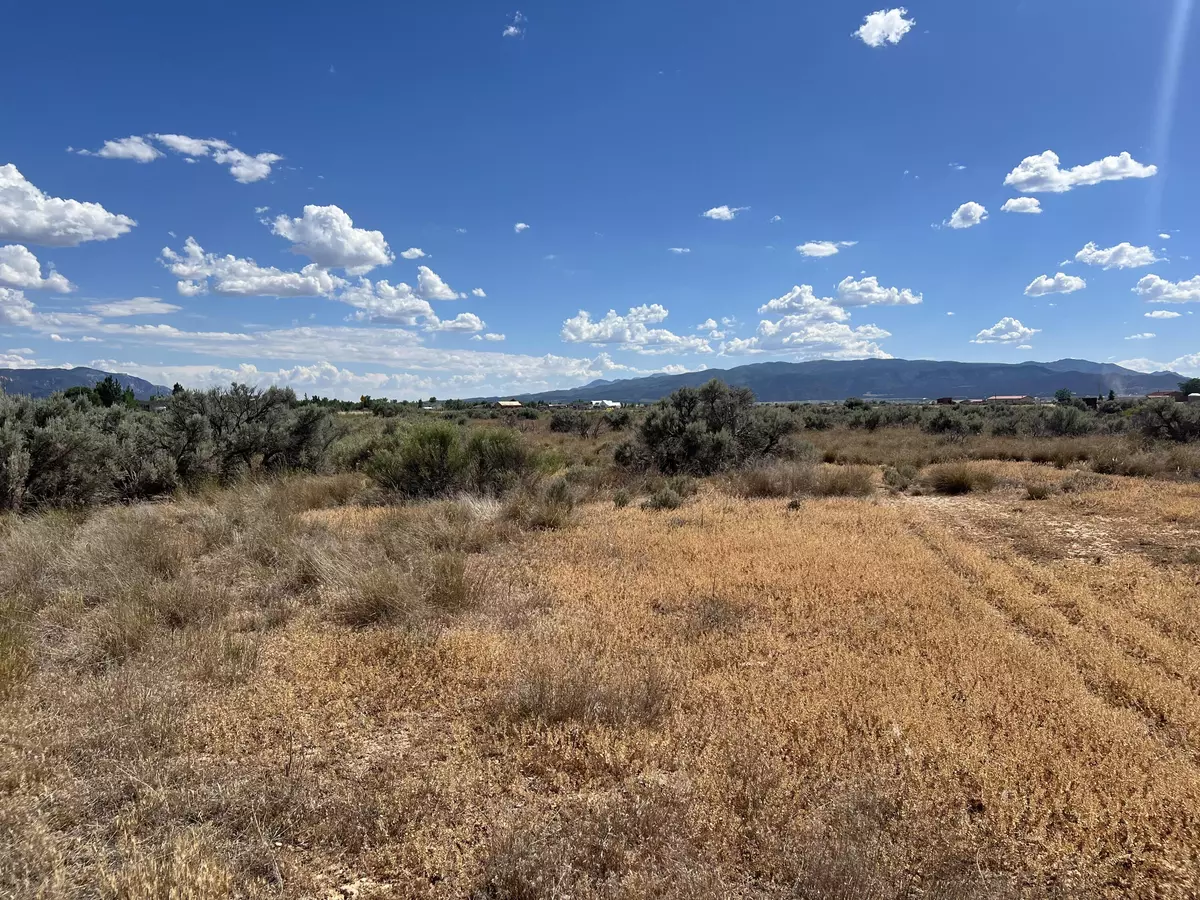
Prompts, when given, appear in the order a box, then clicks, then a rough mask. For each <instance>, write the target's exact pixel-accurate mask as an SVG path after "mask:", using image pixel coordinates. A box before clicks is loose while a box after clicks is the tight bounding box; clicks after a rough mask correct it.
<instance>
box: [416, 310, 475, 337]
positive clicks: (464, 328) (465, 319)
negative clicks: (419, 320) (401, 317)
mask: <svg viewBox="0 0 1200 900" xmlns="http://www.w3.org/2000/svg"><path fill="white" fill-rule="evenodd" d="M485 328H487V323H486V322H484V321H483V319H481V318H479V316H477V315H475V313H470V312H464V313H459V314H458V315H457V316H455V317H454V318H453V319H439V320H437V321H435V322H430V323H429V324H427V325H426V326H425V330H426V331H456V332H464V333H467V334H474V333H475V332H478V331H483V329H485Z"/></svg>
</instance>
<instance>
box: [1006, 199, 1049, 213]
mask: <svg viewBox="0 0 1200 900" xmlns="http://www.w3.org/2000/svg"><path fill="white" fill-rule="evenodd" d="M1000 212H1006V213H1024V214H1026V215H1040V214H1041V212H1042V201H1041V200H1039V199H1038V198H1037V197H1013V198H1012V199H1011V200H1005V201H1004V205H1003V206H1002V207H1000Z"/></svg>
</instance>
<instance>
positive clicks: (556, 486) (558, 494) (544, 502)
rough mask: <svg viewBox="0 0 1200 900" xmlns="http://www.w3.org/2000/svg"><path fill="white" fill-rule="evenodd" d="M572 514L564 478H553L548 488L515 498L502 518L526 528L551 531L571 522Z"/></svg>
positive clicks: (570, 495) (571, 503)
mask: <svg viewBox="0 0 1200 900" xmlns="http://www.w3.org/2000/svg"><path fill="white" fill-rule="evenodd" d="M574 514H575V495H574V494H573V493H572V492H571V485H570V484H569V483H568V482H567V480H566V479H565V478H556V479H555V480H554V481H552V482H550V484H549V485H548V486H545V487H543V488H540V489H536V490H532V491H529V492H525V493H521V494H517V495H514V496H513V498H512V499H511V500H509V503H508V506H507V507H506V509H505V517H506V518H507V519H509V520H510V521H514V522H516V523H518V524H519V525H521V526H523V527H525V528H532V529H535V530H551V529H555V528H563V527H565V526H567V525H569V524H570V523H571V520H572V518H573V517H574Z"/></svg>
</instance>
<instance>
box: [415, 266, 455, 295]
mask: <svg viewBox="0 0 1200 900" xmlns="http://www.w3.org/2000/svg"><path fill="white" fill-rule="evenodd" d="M417 293H419V294H420V295H421V296H422V297H424V298H425V299H426V300H458V299H459V295H458V294H457V293H455V292H454V291H453V290H451V288H450V285H448V284H446V282H444V281H442V279H441V277H440V276H439V275H438V273H437V272H435V271H433V269H431V268H429V266H417ZM464 296H465V295H464Z"/></svg>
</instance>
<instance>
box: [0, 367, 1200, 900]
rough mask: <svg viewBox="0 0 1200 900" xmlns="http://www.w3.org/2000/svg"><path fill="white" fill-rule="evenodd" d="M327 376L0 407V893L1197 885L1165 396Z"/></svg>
mask: <svg viewBox="0 0 1200 900" xmlns="http://www.w3.org/2000/svg"><path fill="white" fill-rule="evenodd" d="M117 396H120V395H117ZM364 401H366V404H365V406H366V408H363V407H364V404H358V405H350V406H355V408H354V409H352V410H351V409H346V410H340V409H339V408H338V406H337V405H336V404H331V403H328V402H322V401H315V402H314V401H308V402H306V401H303V400H300V399H298V398H296V397H295V395H292V394H290V392H270V391H268V392H258V391H253V390H250V389H246V388H235V389H233V390H230V391H213V392H207V393H192V392H184V391H180V392H178V393H177V394H176V395H174V396H173V397H172V398H171V399H170V400H169V401H167V403H166V406H167V409H166V410H165V411H163V412H153V411H146V410H138V409H133V408H130V407H129V406H127V405H125V404H124V403H122V402H119V401H118V400H114V402H113V403H112V404H111V405H105V404H104V403H95V402H93V400H92V399H91V398H89V397H86V396H78V395H77V396H74V397H56V398H52V399H51V400H46V401H29V400H24V399H20V398H0V473H3V480H0V484H2V485H4V486H5V487H4V490H5V491H7V493H5V494H4V495H3V496H4V497H5V498H6V499H5V501H4V503H3V506H4V510H5V511H4V512H3V514H2V518H0V562H2V565H0V735H2V738H0V896H12V897H39V898H45V900H66V898H72V900H74V898H94V897H101V898H112V900H117V898H121V900H125V898H129V900H150V898H160V897H176V898H181V900H210V898H212V900H215V898H226V897H248V898H275V897H279V898H301V897H322V898H330V900H332V898H348V897H357V898H362V900H367V898H383V897H429V898H433V897H461V898H480V900H482V898H495V900H500V898H514V900H518V898H520V900H524V898H559V897H567V896H570V897H576V898H593V897H594V898H634V897H638V898H640V897H647V896H656V897H679V898H706V897H711V898H729V897H747V898H750V897H754V898H760V897H778V898H847V900H848V898H861V897H867V898H896V900H900V898H923V897H935V898H1009V897H1013V898H1016V897H1031V898H1032V897H1070V898H1074V897H1080V898H1083V897H1089V898H1090V897H1126V896H1145V897H1178V898H1185V897H1192V896H1196V895H1197V893H1198V892H1200V759H1198V757H1197V754H1196V751H1195V747H1196V746H1197V742H1198V741H1200V679H1198V678H1197V675H1196V673H1197V671H1200V631H1198V628H1197V624H1196V623H1197V622H1198V621H1200V617H1198V616H1197V610H1196V604H1197V597H1198V596H1200V593H1198V591H1200V588H1198V585H1200V480H1198V479H1200V447H1198V446H1197V444H1196V442H1195V441H1194V439H1188V437H1187V435H1188V433H1189V432H1187V427H1190V426H1188V425H1187V423H1188V422H1190V421H1191V419H1190V418H1189V417H1190V416H1192V415H1194V412H1193V411H1192V409H1191V407H1190V406H1188V405H1186V404H1178V405H1177V406H1176V407H1172V408H1171V409H1170V410H1167V409H1166V407H1161V408H1160V405H1159V404H1133V403H1122V402H1120V401H1112V407H1113V408H1111V409H1106V408H1105V404H1106V403H1108V402H1109V401H1105V402H1104V403H1101V404H1099V405H1098V408H1097V409H1096V410H1091V409H1079V408H1078V407H1077V406H1076V405H1075V404H1074V403H1072V402H1070V401H1069V400H1068V401H1065V402H1062V403H1059V404H1056V405H1054V406H1049V407H1033V408H1019V407H1017V408H1014V407H1004V408H1000V407H996V408H988V409H979V408H969V409H950V410H943V409H934V408H918V407H911V408H905V407H887V406H878V405H871V404H869V403H862V402H859V403H854V404H850V405H836V406H835V405H827V406H805V405H796V406H795V408H789V407H787V406H772V407H764V406H759V405H756V404H755V403H754V401H753V397H752V396H748V395H747V394H746V393H745V392H739V391H737V390H732V389H729V388H727V387H725V386H724V385H720V384H716V383H714V384H712V385H709V386H706V387H704V388H701V389H699V390H695V391H687V392H681V393H680V394H677V395H674V396H672V397H671V398H668V399H667V400H665V401H663V402H662V403H660V404H657V405H655V406H652V407H650V408H648V409H635V410H622V411H621V412H622V413H624V415H621V416H613V415H612V414H611V413H594V412H591V411H580V410H566V411H548V410H547V411H541V412H539V411H536V410H531V411H521V412H519V413H509V412H500V413H495V411H494V410H490V409H487V408H485V407H482V406H475V407H472V406H467V405H456V406H457V408H444V407H443V408H441V409H439V410H436V411H432V412H431V411H425V410H421V409H419V408H416V407H400V406H399V405H397V404H391V403H386V402H382V401H375V400H370V398H364ZM447 406H449V404H447ZM1067 410H1069V412H1067ZM560 412H563V413H569V415H565V414H564V415H559V413H560ZM556 415H557V419H556V418H555V416H556ZM556 423H557V424H556ZM1179 423H1183V424H1182V425H1181V424H1179Z"/></svg>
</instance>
